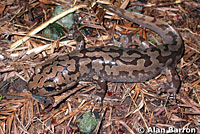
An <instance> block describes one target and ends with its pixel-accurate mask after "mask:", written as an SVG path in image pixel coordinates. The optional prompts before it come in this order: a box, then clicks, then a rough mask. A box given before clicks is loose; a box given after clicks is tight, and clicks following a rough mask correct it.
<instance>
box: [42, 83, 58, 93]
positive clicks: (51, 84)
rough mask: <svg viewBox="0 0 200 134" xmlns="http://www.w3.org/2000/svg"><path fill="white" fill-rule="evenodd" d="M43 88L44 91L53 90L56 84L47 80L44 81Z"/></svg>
mask: <svg viewBox="0 0 200 134" xmlns="http://www.w3.org/2000/svg"><path fill="white" fill-rule="evenodd" d="M44 88H45V90H46V91H53V90H55V89H56V85H55V83H54V82H52V81H48V82H45V83H44Z"/></svg>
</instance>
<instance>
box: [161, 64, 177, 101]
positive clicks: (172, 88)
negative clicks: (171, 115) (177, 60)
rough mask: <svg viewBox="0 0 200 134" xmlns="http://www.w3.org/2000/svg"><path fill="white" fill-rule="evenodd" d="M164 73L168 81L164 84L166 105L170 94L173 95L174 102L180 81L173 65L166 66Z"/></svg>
mask: <svg viewBox="0 0 200 134" xmlns="http://www.w3.org/2000/svg"><path fill="white" fill-rule="evenodd" d="M164 73H165V75H166V77H167V81H168V84H166V85H165V92H167V98H166V102H165V105H166V104H167V102H168V99H169V97H170V95H171V94H172V95H173V97H174V101H175V102H176V93H177V92H178V89H179V87H180V84H181V82H180V78H179V76H178V74H177V72H176V70H175V68H174V67H171V66H169V67H166V68H165V69H164Z"/></svg>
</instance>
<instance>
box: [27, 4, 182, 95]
mask: <svg viewBox="0 0 200 134" xmlns="http://www.w3.org/2000/svg"><path fill="white" fill-rule="evenodd" d="M101 6H102V7H103V8H105V9H107V10H109V11H111V12H113V13H115V14H117V15H119V16H120V17H122V18H125V19H127V20H129V21H133V22H135V23H137V24H140V25H142V26H144V27H146V28H149V29H151V30H153V31H155V32H156V33H158V34H159V35H160V36H161V37H162V38H163V40H164V42H165V44H163V45H159V46H157V47H154V46H151V47H149V48H147V49H141V48H138V49H131V48H120V47H115V46H111V47H91V48H84V49H81V50H76V51H73V52H72V53H70V54H67V55H64V56H60V57H56V58H53V59H51V60H47V61H46V62H44V63H43V64H41V65H38V66H36V67H35V73H34V75H33V76H32V78H31V79H30V81H29V83H28V84H29V89H30V91H31V92H32V93H33V96H34V97H35V98H36V99H37V96H38V97H40V98H44V97H47V96H52V95H56V94H59V93H62V92H64V91H65V90H67V89H70V88H72V87H73V86H75V85H76V84H77V83H78V82H80V81H94V82H95V83H97V84H98V86H97V87H99V88H98V89H99V90H97V94H98V93H99V94H100V96H101V97H102V98H103V97H104V95H105V92H106V89H107V87H106V84H107V83H106V82H108V81H111V82H144V81H147V80H149V79H152V78H154V77H155V76H157V75H158V74H160V73H164V74H165V75H166V76H167V80H168V84H166V87H167V92H168V93H173V95H174V96H175V94H176V92H177V90H178V88H179V86H180V80H179V76H178V75H177V73H176V71H175V65H176V63H177V62H178V60H179V59H180V58H181V56H182V55H183V53H184V45H183V41H182V38H181V36H180V35H179V34H178V32H177V31H176V30H175V29H174V28H172V27H171V26H170V25H168V24H167V23H166V22H163V21H161V20H157V19H155V18H152V17H149V16H145V15H142V14H137V13H131V12H128V11H126V10H123V9H120V8H116V7H113V6H112V7H110V6H108V5H103V4H101Z"/></svg>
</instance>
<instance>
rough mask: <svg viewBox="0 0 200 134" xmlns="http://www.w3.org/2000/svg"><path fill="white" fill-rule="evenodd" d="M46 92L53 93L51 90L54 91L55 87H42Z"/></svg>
mask: <svg viewBox="0 0 200 134" xmlns="http://www.w3.org/2000/svg"><path fill="white" fill-rule="evenodd" d="M44 88H45V89H46V90H47V91H49V92H50V91H53V90H55V87H44Z"/></svg>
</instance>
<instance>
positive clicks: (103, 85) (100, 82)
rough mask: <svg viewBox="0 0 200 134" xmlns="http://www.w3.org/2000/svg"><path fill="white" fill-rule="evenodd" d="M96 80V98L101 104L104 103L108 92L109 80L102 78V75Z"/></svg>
mask: <svg viewBox="0 0 200 134" xmlns="http://www.w3.org/2000/svg"><path fill="white" fill-rule="evenodd" d="M93 80H94V81H95V82H96V85H97V86H96V89H95V95H94V96H97V98H96V100H97V101H100V104H101V105H102V104H103V99H104V97H105V95H106V92H107V82H106V80H104V79H102V78H101V77H97V78H95V79H93Z"/></svg>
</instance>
